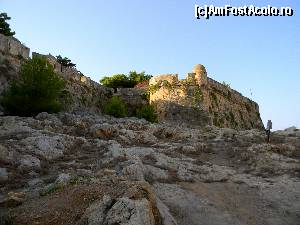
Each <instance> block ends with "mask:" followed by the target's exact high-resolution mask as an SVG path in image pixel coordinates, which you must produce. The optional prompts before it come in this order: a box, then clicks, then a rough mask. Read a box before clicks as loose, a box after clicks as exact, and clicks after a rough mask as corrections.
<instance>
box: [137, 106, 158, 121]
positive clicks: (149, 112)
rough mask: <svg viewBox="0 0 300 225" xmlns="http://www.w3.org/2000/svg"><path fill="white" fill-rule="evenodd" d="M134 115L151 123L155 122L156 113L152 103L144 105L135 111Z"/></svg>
mask: <svg viewBox="0 0 300 225" xmlns="http://www.w3.org/2000/svg"><path fill="white" fill-rule="evenodd" d="M136 117H138V118H144V119H146V120H148V121H149V122H151V123H154V122H157V115H156V113H155V111H154V108H153V106H152V105H145V106H143V107H142V108H140V109H137V111H136Z"/></svg>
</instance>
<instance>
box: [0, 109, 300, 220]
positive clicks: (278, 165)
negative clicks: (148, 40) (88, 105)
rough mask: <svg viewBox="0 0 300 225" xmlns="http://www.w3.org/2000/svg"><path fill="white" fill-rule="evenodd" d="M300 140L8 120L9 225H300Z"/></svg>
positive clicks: (4, 201) (55, 119) (84, 117)
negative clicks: (269, 140) (266, 139)
mask: <svg viewBox="0 0 300 225" xmlns="http://www.w3.org/2000/svg"><path fill="white" fill-rule="evenodd" d="M299 149H300V135H299V130H298V129H296V128H290V129H287V130H285V131H278V132H274V133H272V134H271V142H270V143H268V144H267V143H265V134H264V132H263V131H260V130H244V131H238V130H234V129H230V128H217V127H214V126H194V128H188V127H186V126H185V125H180V124H172V125H171V124H151V123H148V122H146V121H145V120H139V119H136V118H122V119H116V118H113V117H109V116H99V115H93V114H81V115H75V114H68V113H60V114H47V113H41V114H39V115H38V116H36V117H34V118H21V117H9V116H7V117H0V188H1V194H0V221H1V223H2V224H3V223H4V222H3V221H6V222H5V223H7V224H20V225H23V224H24V225H25V224H46V225H48V224H49V225H50V224H64V225H68V224H78V225H79V224H82V225H83V224H124V225H125V224H136V225H138V224H167V225H171V224H172V225H175V224H188V225H198V224H203V225H211V224H224V225H232V224H251V225H252V224H254V225H260V224H275V225H280V224H289V225H296V224H299V218H300V214H299V208H300V199H299V196H300V192H299V190H300V174H299V171H300V166H299V165H300V163H299V160H300V153H299Z"/></svg>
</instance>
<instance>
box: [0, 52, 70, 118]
mask: <svg viewBox="0 0 300 225" xmlns="http://www.w3.org/2000/svg"><path fill="white" fill-rule="evenodd" d="M63 87H64V81H63V80H62V79H61V78H60V77H59V75H57V74H56V73H55V72H54V68H53V66H52V65H51V64H50V63H49V62H48V61H47V60H46V59H45V58H42V57H38V56H35V57H33V58H32V59H29V60H28V61H26V62H25V63H24V64H23V65H22V67H21V71H20V77H19V79H18V80H14V81H13V82H12V85H11V87H10V89H9V90H8V91H7V92H6V93H4V95H3V98H2V99H1V103H2V105H3V107H4V109H5V111H6V112H7V113H9V114H12V115H19V116H34V115H36V114H38V113H40V112H49V113H54V112H58V111H59V110H60V109H61V105H60V103H59V101H58V98H59V95H60V93H61V91H62V89H63Z"/></svg>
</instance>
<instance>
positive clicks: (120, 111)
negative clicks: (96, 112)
mask: <svg viewBox="0 0 300 225" xmlns="http://www.w3.org/2000/svg"><path fill="white" fill-rule="evenodd" d="M104 111H105V113H106V114H108V115H111V116H114V117H117V118H120V117H124V116H126V114H127V109H126V106H125V104H124V102H123V101H122V100H121V99H120V98H119V97H117V96H113V97H112V98H111V99H110V100H109V101H108V102H107V103H106V104H105V106H104Z"/></svg>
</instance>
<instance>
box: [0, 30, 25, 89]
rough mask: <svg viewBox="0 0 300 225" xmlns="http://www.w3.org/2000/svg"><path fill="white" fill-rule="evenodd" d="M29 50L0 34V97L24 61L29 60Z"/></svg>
mask: <svg viewBox="0 0 300 225" xmlns="http://www.w3.org/2000/svg"><path fill="white" fill-rule="evenodd" d="M29 53H30V49H29V48H27V47H26V46H25V45H23V44H22V43H21V42H20V41H19V40H18V39H16V38H14V37H7V36H4V35H2V34H0V95H1V93H3V91H5V90H6V89H7V87H8V86H9V83H10V81H11V80H13V79H15V78H16V76H17V74H18V71H19V69H20V67H21V65H22V62H23V61H24V60H25V59H28V58H29Z"/></svg>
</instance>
